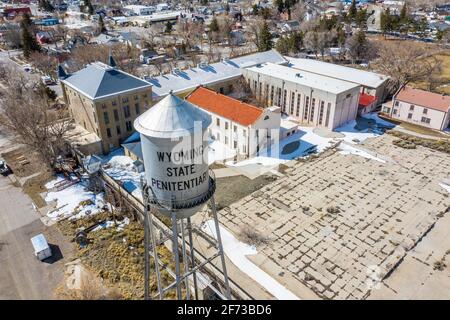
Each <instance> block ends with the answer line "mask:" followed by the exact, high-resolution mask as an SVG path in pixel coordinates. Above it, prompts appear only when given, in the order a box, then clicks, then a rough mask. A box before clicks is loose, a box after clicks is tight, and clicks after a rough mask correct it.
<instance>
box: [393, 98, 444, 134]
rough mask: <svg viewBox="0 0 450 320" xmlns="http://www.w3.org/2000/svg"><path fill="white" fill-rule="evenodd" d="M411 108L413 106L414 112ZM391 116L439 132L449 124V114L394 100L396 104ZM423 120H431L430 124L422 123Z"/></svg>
mask: <svg viewBox="0 0 450 320" xmlns="http://www.w3.org/2000/svg"><path fill="white" fill-rule="evenodd" d="M411 106H413V108H412V110H411ZM424 110H426V113H424ZM391 116H392V118H394V119H399V120H402V121H406V122H411V123H414V124H417V125H421V126H424V127H428V128H432V129H437V130H443V129H445V128H447V127H448V124H449V113H448V112H443V111H439V110H435V109H430V108H425V107H422V106H418V105H413V104H411V103H409V102H404V101H399V100H394V104H393V107H392V110H391ZM422 118H426V119H430V123H427V122H425V121H422V120H425V119H422Z"/></svg>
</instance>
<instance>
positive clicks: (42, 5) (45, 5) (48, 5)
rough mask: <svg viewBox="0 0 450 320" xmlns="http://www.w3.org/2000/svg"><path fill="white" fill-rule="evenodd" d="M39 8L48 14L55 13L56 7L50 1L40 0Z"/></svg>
mask: <svg viewBox="0 0 450 320" xmlns="http://www.w3.org/2000/svg"><path fill="white" fill-rule="evenodd" d="M38 7H39V9H41V10H44V11H47V12H53V11H55V7H54V6H53V5H52V4H51V3H50V1H48V0H39V4H38Z"/></svg>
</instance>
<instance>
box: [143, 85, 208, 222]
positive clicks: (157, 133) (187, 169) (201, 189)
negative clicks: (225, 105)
mask: <svg viewBox="0 0 450 320" xmlns="http://www.w3.org/2000/svg"><path fill="white" fill-rule="evenodd" d="M210 124H211V116H210V115H209V114H207V113H206V112H204V111H202V110H201V109H200V108H197V107H196V106H194V105H193V104H191V103H190V102H188V101H185V100H182V99H180V98H178V97H177V96H175V95H173V94H172V93H171V94H169V95H168V96H167V97H165V98H164V99H162V100H161V101H160V102H158V103H157V104H156V105H154V106H153V107H151V108H150V109H149V110H148V111H146V112H145V113H143V114H142V115H141V116H139V117H138V118H137V119H136V120H135V121H134V127H135V129H136V130H137V131H138V132H139V133H140V135H141V144H142V154H143V158H144V159H143V160H144V165H145V180H146V187H147V188H144V189H146V190H147V191H148V195H149V199H150V203H151V204H153V205H155V206H156V207H157V208H158V209H159V211H160V212H161V213H163V214H165V215H170V214H171V213H172V212H176V214H177V217H178V218H185V217H189V216H191V215H193V214H195V213H196V212H197V211H198V210H199V209H200V208H201V206H203V205H204V204H205V202H206V201H207V200H208V199H210V198H211V196H212V195H213V193H214V191H215V181H214V178H213V176H212V174H211V173H210V171H209V166H208V149H207V148H208V141H207V139H206V138H207V135H206V134H205V133H206V130H207V128H208V126H209V125H210Z"/></svg>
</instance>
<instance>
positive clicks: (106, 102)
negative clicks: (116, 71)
mask: <svg viewBox="0 0 450 320" xmlns="http://www.w3.org/2000/svg"><path fill="white" fill-rule="evenodd" d="M63 90H64V93H65V96H66V99H67V103H68V105H69V110H70V113H71V115H72V117H73V118H74V120H75V122H76V123H78V124H80V125H81V126H82V127H84V128H85V129H86V130H88V131H89V132H92V133H95V134H97V136H98V137H99V138H100V139H101V140H102V147H103V152H104V153H108V152H109V151H110V150H111V149H112V148H115V147H120V144H121V143H122V141H123V140H125V139H126V138H127V137H129V136H130V135H131V134H132V133H133V132H134V126H133V122H134V120H135V119H136V117H137V116H138V115H140V114H142V113H143V112H145V111H146V110H148V109H149V108H150V107H151V105H152V101H151V97H152V90H151V88H147V89H143V90H138V91H135V92H130V93H127V94H124V95H115V96H111V97H107V98H105V99H102V100H98V101H95V102H93V101H92V100H90V99H89V98H88V97H86V96H84V95H83V94H81V93H79V92H77V91H76V90H74V89H72V88H71V87H68V86H65V85H64V84H63ZM136 104H138V109H136ZM126 106H128V107H129V115H128V114H127V115H126V114H125V110H124V108H125V107H126ZM114 110H117V118H116V116H115V113H114ZM105 113H106V114H107V116H105ZM127 123H128V127H127ZM118 128H119V130H120V131H118ZM108 129H109V134H108Z"/></svg>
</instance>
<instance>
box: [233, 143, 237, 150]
mask: <svg viewBox="0 0 450 320" xmlns="http://www.w3.org/2000/svg"><path fill="white" fill-rule="evenodd" d="M233 148H234V149H237V141H233Z"/></svg>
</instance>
